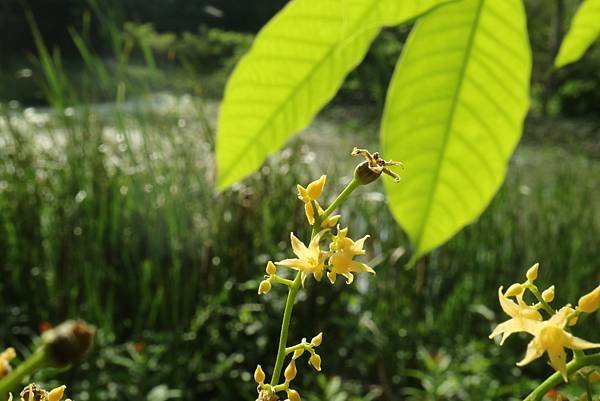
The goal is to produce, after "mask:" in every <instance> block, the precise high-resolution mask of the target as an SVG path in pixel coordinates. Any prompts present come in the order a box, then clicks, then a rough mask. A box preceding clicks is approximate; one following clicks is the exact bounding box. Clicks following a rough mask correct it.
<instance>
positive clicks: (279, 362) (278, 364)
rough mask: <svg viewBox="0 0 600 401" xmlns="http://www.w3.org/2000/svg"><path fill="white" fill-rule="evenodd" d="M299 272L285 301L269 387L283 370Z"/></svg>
mask: <svg viewBox="0 0 600 401" xmlns="http://www.w3.org/2000/svg"><path fill="white" fill-rule="evenodd" d="M300 276H301V272H298V274H296V278H294V281H293V282H292V285H291V286H290V289H289V292H288V296H287V300H286V301H285V310H284V312H283V322H282V323H281V334H280V335H279V348H278V349H277V359H276V360H275V368H274V369H273V377H271V386H275V385H276V384H277V382H278V381H279V375H280V374H281V369H282V368H283V361H284V359H285V344H286V343H287V338H288V331H289V328H290V320H291V318H292V309H293V308H294V301H295V299H296V294H297V293H298V290H299V289H300V285H301V277H300Z"/></svg>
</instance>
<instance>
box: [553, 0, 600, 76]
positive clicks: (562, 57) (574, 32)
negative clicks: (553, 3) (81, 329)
mask: <svg viewBox="0 0 600 401" xmlns="http://www.w3.org/2000/svg"><path fill="white" fill-rule="evenodd" d="M599 34H600V0H585V1H584V2H583V3H582V4H581V7H579V9H578V10H577V13H576V14H575V17H573V22H572V23H571V28H569V32H568V33H567V35H566V36H565V38H564V39H563V42H562V43H561V45H560V51H559V52H558V56H556V60H555V61H554V65H556V67H562V66H564V65H567V64H570V63H573V62H575V61H577V60H579V59H580V58H581V56H583V53H585V51H586V50H587V48H588V47H590V46H591V44H592V43H593V42H594V41H595V40H596V39H597V38H598V35H599Z"/></svg>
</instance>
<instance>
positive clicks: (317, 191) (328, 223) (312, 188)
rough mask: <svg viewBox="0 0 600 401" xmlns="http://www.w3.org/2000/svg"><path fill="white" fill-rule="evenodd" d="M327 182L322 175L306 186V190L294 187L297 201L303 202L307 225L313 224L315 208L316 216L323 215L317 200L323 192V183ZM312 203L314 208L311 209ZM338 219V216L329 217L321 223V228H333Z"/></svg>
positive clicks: (299, 186) (300, 186) (298, 186)
mask: <svg viewBox="0 0 600 401" xmlns="http://www.w3.org/2000/svg"><path fill="white" fill-rule="evenodd" d="M326 180H327V176H326V175H322V176H321V177H320V178H319V179H318V180H315V181H313V182H311V183H310V184H308V185H307V186H306V188H304V187H303V186H302V185H300V184H298V185H297V186H296V187H297V188H298V199H300V200H301V201H302V202H304V213H305V214H306V220H308V224H310V225H313V224H315V208H316V212H317V214H318V215H319V216H320V215H322V214H323V212H324V210H323V208H322V207H321V205H319V202H317V198H318V197H319V196H321V193H322V192H323V187H324V186H325V181H326ZM313 203H314V207H313ZM339 219H340V216H339V215H335V216H329V217H328V218H326V219H325V220H324V221H323V222H322V223H321V227H322V228H330V227H334V226H335V225H336V224H337V222H338V220H339Z"/></svg>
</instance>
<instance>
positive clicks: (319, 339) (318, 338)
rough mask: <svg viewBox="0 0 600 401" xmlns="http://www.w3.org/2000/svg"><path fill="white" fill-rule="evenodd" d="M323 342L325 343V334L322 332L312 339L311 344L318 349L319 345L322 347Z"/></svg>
mask: <svg viewBox="0 0 600 401" xmlns="http://www.w3.org/2000/svg"><path fill="white" fill-rule="evenodd" d="M321 342H323V333H322V332H321V333H319V334H317V335H316V336H314V337H313V338H312V340H310V344H311V345H312V346H313V347H318V346H319V345H321Z"/></svg>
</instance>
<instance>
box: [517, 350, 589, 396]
mask: <svg viewBox="0 0 600 401" xmlns="http://www.w3.org/2000/svg"><path fill="white" fill-rule="evenodd" d="M599 364H600V352H599V353H596V354H591V355H583V356H581V357H580V358H575V359H573V360H572V361H571V362H569V363H567V373H568V374H569V375H571V374H573V373H574V372H577V371H578V370H579V369H581V368H583V367H585V366H590V365H599ZM562 381H563V378H562V376H561V374H560V372H554V373H553V374H552V375H550V376H549V377H548V378H547V379H546V380H544V381H543V382H542V383H541V384H540V385H539V386H537V387H536V388H535V390H533V391H532V392H531V393H529V395H528V396H527V397H525V399H523V401H541V400H542V399H543V398H544V395H545V394H546V393H548V391H550V390H552V389H553V388H555V387H556V386H558V385H559V384H561V383H562Z"/></svg>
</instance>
